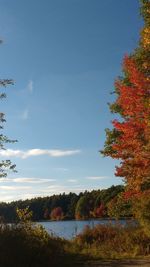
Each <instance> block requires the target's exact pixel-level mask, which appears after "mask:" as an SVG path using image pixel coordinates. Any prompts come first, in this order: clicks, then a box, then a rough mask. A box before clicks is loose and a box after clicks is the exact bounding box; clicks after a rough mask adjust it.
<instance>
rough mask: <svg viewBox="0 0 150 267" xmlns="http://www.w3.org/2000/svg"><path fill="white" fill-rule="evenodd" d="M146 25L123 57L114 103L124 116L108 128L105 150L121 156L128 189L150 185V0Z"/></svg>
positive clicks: (119, 173) (145, 4) (145, 8)
mask: <svg viewBox="0 0 150 267" xmlns="http://www.w3.org/2000/svg"><path fill="white" fill-rule="evenodd" d="M142 3H143V4H142V8H141V10H142V14H143V17H144V19H145V26H144V28H143V30H142V31H141V38H140V43H139V47H138V48H137V49H136V50H135V52H134V53H133V54H132V55H130V56H127V55H126V56H125V58H124V61H123V77H121V78H118V79H117V81H116V82H115V93H116V95H117V98H116V100H115V102H114V103H112V104H111V105H110V110H111V112H113V113H118V114H119V115H120V119H118V118H117V119H115V120H114V121H113V122H112V125H113V128H112V129H111V130H110V129H106V142H105V146H104V150H103V151H102V153H103V154H104V155H105V156H110V157H112V158H114V159H119V160H121V163H120V165H119V166H117V167H116V176H119V177H123V178H124V180H125V182H126V185H127V187H128V190H132V191H137V192H138V191H141V190H142V188H144V186H145V185H147V186H148V185H150V108H149V107H150V77H149V68H148V64H149V61H148V55H150V35H148V32H149V26H150V16H149V15H150V2H149V1H147V0H144V1H142Z"/></svg>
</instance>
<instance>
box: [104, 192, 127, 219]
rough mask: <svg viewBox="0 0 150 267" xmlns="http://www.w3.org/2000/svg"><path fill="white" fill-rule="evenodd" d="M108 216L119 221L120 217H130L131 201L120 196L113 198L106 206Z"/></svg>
mask: <svg viewBox="0 0 150 267" xmlns="http://www.w3.org/2000/svg"><path fill="white" fill-rule="evenodd" d="M107 208H108V210H107V211H108V216H110V217H114V218H117V219H119V218H120V217H131V216H132V204H131V200H130V199H128V200H126V199H124V196H123V195H122V194H119V195H117V196H116V197H114V198H113V199H112V200H111V201H110V202H109V203H108V205H107Z"/></svg>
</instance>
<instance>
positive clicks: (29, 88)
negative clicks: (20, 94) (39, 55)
mask: <svg viewBox="0 0 150 267" xmlns="http://www.w3.org/2000/svg"><path fill="white" fill-rule="evenodd" d="M27 90H28V91H29V92H30V93H31V94H32V92H33V80H30V81H29V82H28V85H27Z"/></svg>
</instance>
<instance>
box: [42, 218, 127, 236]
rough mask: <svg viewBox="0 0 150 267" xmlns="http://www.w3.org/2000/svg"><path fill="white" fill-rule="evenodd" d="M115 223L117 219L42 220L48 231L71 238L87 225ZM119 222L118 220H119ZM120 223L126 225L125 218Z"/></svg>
mask: <svg viewBox="0 0 150 267" xmlns="http://www.w3.org/2000/svg"><path fill="white" fill-rule="evenodd" d="M110 222H111V223H113V224H115V223H116V221H115V220H86V221H75V220H73V221H54V222H40V224H41V225H42V226H43V227H44V228H45V229H46V230H47V231H48V233H53V234H54V235H56V236H59V237H63V238H66V239H71V238H73V237H75V236H76V235H77V234H79V233H80V232H81V231H82V230H83V229H84V227H85V226H87V225H89V226H90V227H93V226H94V225H97V224H108V223H110ZM117 223H118V222H117ZM119 223H120V224H123V225H125V224H126V221H125V220H119Z"/></svg>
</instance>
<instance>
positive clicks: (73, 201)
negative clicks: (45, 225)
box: [0, 185, 129, 222]
mask: <svg viewBox="0 0 150 267" xmlns="http://www.w3.org/2000/svg"><path fill="white" fill-rule="evenodd" d="M123 192H124V186H122V185H117V186H111V187H110V188H108V189H103V190H93V191H91V192H88V191H85V192H82V193H80V194H78V195H77V194H75V193H69V194H65V193H63V194H60V195H53V196H47V197H38V198H33V199H27V200H18V201H13V202H11V203H4V202H1V203H0V218H1V220H4V221H5V222H15V221H17V214H16V209H17V208H19V209H24V208H26V207H29V210H30V211H32V214H33V221H41V220H62V219H63V220H67V219H88V218H100V217H108V216H109V215H110V212H108V207H111V209H112V203H115V201H114V200H115V199H118V196H120V195H121V194H122V193H123ZM115 208H116V207H115ZM126 209H127V211H128V206H127V208H126V207H125V210H126ZM126 215H129V214H128V212H127V213H126V212H125V213H124V214H123V216H126Z"/></svg>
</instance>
